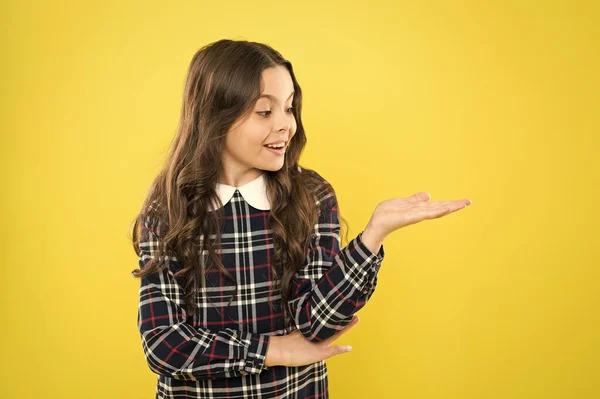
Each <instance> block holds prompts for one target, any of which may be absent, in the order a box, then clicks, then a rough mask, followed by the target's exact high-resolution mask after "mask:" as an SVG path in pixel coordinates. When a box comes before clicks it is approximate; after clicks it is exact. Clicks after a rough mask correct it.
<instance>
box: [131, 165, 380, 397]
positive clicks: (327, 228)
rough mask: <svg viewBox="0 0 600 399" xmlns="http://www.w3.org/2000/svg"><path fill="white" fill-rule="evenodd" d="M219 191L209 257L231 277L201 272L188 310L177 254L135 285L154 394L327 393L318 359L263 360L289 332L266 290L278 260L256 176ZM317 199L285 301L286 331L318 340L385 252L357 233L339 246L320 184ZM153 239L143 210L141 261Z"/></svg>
mask: <svg viewBox="0 0 600 399" xmlns="http://www.w3.org/2000/svg"><path fill="white" fill-rule="evenodd" d="M302 172H303V173H305V172H304V171H302ZM312 173H316V172H312ZM217 193H218V195H219V197H220V199H221V201H222V203H223V204H224V214H225V224H224V227H223V230H222V244H221V248H220V249H218V250H217V254H218V255H219V256H221V259H222V261H223V264H224V266H225V267H226V268H227V270H228V271H229V272H230V273H231V274H232V275H233V277H234V278H235V280H236V282H235V283H234V282H233V281H232V280H230V279H228V278H227V277H226V276H224V275H223V274H222V273H220V272H218V271H217V270H216V269H213V270H209V271H208V272H207V274H206V286H205V287H204V288H202V289H201V290H200V292H199V293H198V294H197V305H198V309H197V311H196V314H195V315H189V314H187V312H186V310H185V303H184V289H183V284H182V281H179V277H177V278H176V277H175V276H174V274H175V273H176V272H177V271H178V270H180V269H181V267H182V265H181V264H180V263H179V262H178V260H177V259H176V258H175V257H173V256H171V255H170V256H169V267H168V268H165V269H163V270H162V271H161V272H159V273H158V274H153V275H151V276H149V277H146V278H142V279H141V282H140V284H141V286H140V290H139V309H138V328H139V331H140V334H141V339H142V346H143V350H144V354H145V356H146V360H147V363H148V366H149V368H150V369H151V370H152V371H153V372H154V373H156V374H158V381H157V387H156V398H182V399H183V398H239V399H243V398H290V399H292V398H294V399H301V398H328V382H327V367H326V364H325V361H320V362H317V363H314V364H310V365H306V366H300V367H287V366H273V367H268V368H267V367H265V356H266V353H267V348H268V346H269V340H270V337H271V336H274V335H285V334H289V333H290V332H291V330H290V329H289V328H288V329H284V326H283V318H282V313H281V306H282V305H281V294H280V291H278V290H274V291H273V292H272V293H271V295H270V294H269V290H270V288H271V287H272V285H273V284H274V283H275V281H276V280H277V279H276V277H275V276H274V274H273V272H272V269H271V268H272V267H273V266H275V268H276V272H277V275H278V278H280V277H281V276H282V274H283V266H282V265H274V264H273V263H274V262H273V258H274V247H273V232H272V230H271V229H270V228H269V226H268V224H267V216H268V214H269V212H270V204H269V200H268V198H267V194H266V185H265V180H264V174H263V175H261V176H259V177H258V178H257V179H255V180H253V181H251V182H249V183H246V184H244V185H243V186H241V187H232V186H228V185H225V184H219V185H217ZM315 198H316V203H317V205H318V206H319V208H320V215H319V219H318V222H317V224H315V228H314V233H313V235H312V238H311V241H310V245H309V249H308V251H307V257H306V262H305V264H304V266H303V267H302V268H301V269H300V270H299V271H298V273H296V275H295V276H294V278H293V280H292V287H293V298H292V299H291V300H290V301H289V303H288V304H287V306H289V308H290V309H291V312H292V314H293V318H294V321H295V328H293V329H292V330H296V329H298V330H300V332H302V334H303V335H304V336H305V337H306V338H307V339H309V340H311V341H313V342H319V341H322V340H324V339H326V338H329V337H331V336H332V335H334V334H335V333H336V332H337V331H339V330H341V329H342V328H344V326H346V325H347V324H348V323H349V322H350V321H351V318H352V315H353V314H355V313H356V312H357V311H358V310H360V309H361V308H362V307H363V306H364V305H365V304H366V303H367V301H368V300H369V298H370V297H371V296H372V295H373V292H374V290H375V287H376V285H377V273H378V271H379V268H380V266H381V262H382V260H383V257H384V250H383V245H382V246H381V248H380V250H379V252H378V253H377V254H375V253H372V252H371V251H370V250H369V249H368V248H367V247H366V246H365V244H364V243H363V241H362V232H361V233H360V234H358V236H356V237H355V238H354V239H353V240H352V241H350V242H349V244H348V245H347V246H346V247H344V248H343V249H341V248H340V237H339V231H340V224H339V220H338V213H337V199H336V197H335V195H334V194H332V193H331V192H330V191H328V190H325V189H320V190H317V192H316V197H315ZM215 207H216V205H213V207H212V208H211V209H212V210H214V209H215ZM160 237H161V231H160V225H159V224H158V223H157V222H156V221H155V220H153V219H152V218H150V217H148V216H146V217H145V218H144V222H143V223H142V229H141V234H140V251H141V253H140V257H139V266H140V268H143V267H144V266H145V265H146V264H147V263H148V261H149V260H150V259H152V258H153V257H154V254H155V251H156V248H157V244H158V241H159V240H160ZM213 237H214V236H213ZM204 252H205V254H207V253H208V251H204ZM232 295H233V300H232V301H231V303H230V304H229V305H228V302H229V300H230V299H231V297H232ZM269 303H270V304H271V305H272V306H271V307H270V306H269Z"/></svg>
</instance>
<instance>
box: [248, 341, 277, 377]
mask: <svg viewBox="0 0 600 399" xmlns="http://www.w3.org/2000/svg"><path fill="white" fill-rule="evenodd" d="M247 338H248V340H249V341H250V346H249V347H248V352H247V355H246V359H245V361H244V366H243V368H242V370H241V374H242V375H246V374H256V373H260V372H261V371H263V370H264V369H265V368H266V367H265V360H266V357H267V349H268V347H269V342H270V338H271V337H270V336H269V335H259V334H250V333H248V336H247Z"/></svg>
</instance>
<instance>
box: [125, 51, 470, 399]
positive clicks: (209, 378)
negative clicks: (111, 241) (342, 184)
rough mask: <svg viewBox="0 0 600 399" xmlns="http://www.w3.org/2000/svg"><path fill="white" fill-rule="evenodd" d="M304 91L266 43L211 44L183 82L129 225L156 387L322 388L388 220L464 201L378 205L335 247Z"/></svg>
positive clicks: (205, 393)
mask: <svg viewBox="0 0 600 399" xmlns="http://www.w3.org/2000/svg"><path fill="white" fill-rule="evenodd" d="M301 110H302V91H301V89H300V86H299V85H298V82H297V80H296V77H295V76H294V72H293V69H292V65H291V63H290V62H289V61H287V60H286V59H284V58H283V57H282V55H281V54H280V53H278V52H277V51H275V50H274V49H272V48H271V47H269V46H267V45H265V44H261V43H255V42H249V41H232V40H220V41H217V42H214V43H211V44H209V45H207V46H205V47H203V48H202V49H200V50H199V51H198V52H197V53H196V54H195V56H194V57H193V59H192V61H191V64H190V66H189V70H188V73H187V77H186V83H185V92H184V98H183V107H182V110H181V119H180V124H179V128H178V132H177V135H176V137H175V138H174V142H173V143H172V147H171V150H170V153H169V155H168V158H167V161H166V164H165V166H164V167H163V169H162V170H161V171H160V173H159V174H158V176H157V177H156V179H155V180H154V182H153V184H152V186H151V188H150V190H149V193H148V196H147V198H146V201H145V202H144V204H143V206H142V210H141V211H140V214H139V215H138V217H137V219H136V222H135V225H134V232H133V241H134V248H135V251H136V253H137V255H138V256H139V269H136V270H134V271H133V275H134V276H135V277H139V278H140V283H141V287H140V291H139V312H138V327H139V331H140V334H141V340H142V345H143V350H144V353H145V356H146V359H147V362H148V366H149V367H150V369H151V370H152V371H153V372H154V373H156V374H158V381H157V388H156V397H157V398H327V397H328V383H327V368H326V364H325V359H327V358H329V357H331V356H334V355H337V354H341V353H345V352H348V351H349V350H350V349H351V348H350V347H345V346H334V345H332V342H333V341H334V340H336V339H337V338H339V336H340V335H342V334H343V333H345V332H347V331H348V329H350V328H352V327H353V326H354V325H355V324H356V323H357V322H358V318H357V317H356V316H354V315H355V313H356V312H358V311H359V310H360V309H361V308H362V307H363V306H364V305H365V304H366V302H367V301H368V300H369V298H370V297H371V296H372V295H373V292H374V290H375V287H376V284H377V273H378V270H379V267H380V266H381V262H382V260H383V257H384V250H383V245H382V243H383V240H384V239H385V238H386V237H387V235H389V234H390V233H391V232H392V231H394V230H397V229H399V228H400V227H403V226H407V225H409V224H413V223H416V222H419V221H421V220H424V219H432V218H437V217H440V216H442V215H446V214H449V213H451V212H454V211H455V210H458V209H461V208H464V207H465V206H466V205H468V204H470V201H469V200H458V201H444V202H428V200H429V199H430V197H429V194H427V193H418V194H415V195H413V196H411V197H408V198H395V199H391V200H388V201H384V202H382V203H380V204H379V205H378V206H377V207H376V209H375V211H374V212H373V215H372V217H371V219H370V221H369V223H368V224H367V226H366V228H365V229H364V230H363V231H362V232H361V233H360V234H358V236H356V237H355V238H353V239H352V241H350V242H349V243H348V245H347V246H346V247H344V248H343V249H341V248H340V242H341V241H340V236H339V232H340V227H341V226H340V223H339V220H340V219H341V216H340V212H339V208H338V203H337V199H336V195H335V191H334V189H333V187H332V186H331V185H330V184H329V183H328V182H327V181H326V180H325V179H324V178H323V177H322V176H320V175H319V174H318V173H317V172H315V171H313V170H310V169H306V168H301V167H300V166H299V165H298V160H299V158H300V154H301V153H302V150H303V148H304V146H305V144H306V136H305V132H304V128H303V126H302V119H301Z"/></svg>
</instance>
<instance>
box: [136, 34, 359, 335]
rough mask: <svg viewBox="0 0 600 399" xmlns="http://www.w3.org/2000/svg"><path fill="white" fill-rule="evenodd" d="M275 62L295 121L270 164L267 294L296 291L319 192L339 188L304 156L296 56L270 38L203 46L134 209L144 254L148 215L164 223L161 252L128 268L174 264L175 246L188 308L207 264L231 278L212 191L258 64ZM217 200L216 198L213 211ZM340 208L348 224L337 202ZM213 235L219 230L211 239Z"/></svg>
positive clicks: (146, 271)
mask: <svg viewBox="0 0 600 399" xmlns="http://www.w3.org/2000/svg"><path fill="white" fill-rule="evenodd" d="M278 65H282V66H285V67H286V68H287V70H288V71H289V73H290V75H291V78H292V81H293V85H294V97H293V114H294V117H295V119H296V123H297V129H296V133H295V134H294V136H293V138H292V139H291V140H290V142H289V147H288V149H287V151H286V154H285V160H284V165H283V167H282V168H281V169H280V170H278V171H275V172H272V171H265V174H264V177H265V183H266V186H267V195H268V198H269V200H270V203H271V204H272V205H271V210H270V212H269V214H268V219H267V222H268V224H269V227H270V228H271V229H272V231H273V243H274V252H275V253H274V256H275V259H274V262H273V264H272V269H273V273H274V279H275V283H274V285H273V286H272V288H271V290H272V291H271V294H273V290H279V291H280V293H281V300H282V304H283V305H285V304H287V303H288V301H289V300H291V299H293V298H292V295H293V293H292V286H291V285H292V284H291V281H292V278H293V276H294V275H295V274H296V272H297V271H298V270H299V269H300V268H301V267H302V266H303V264H304V262H305V261H306V255H307V250H308V244H309V241H310V239H311V236H312V234H313V233H314V228H315V223H316V222H317V220H318V216H319V209H320V208H319V206H318V201H317V192H323V190H324V189H325V190H330V191H331V192H333V194H334V195H335V191H334V190H333V187H332V186H331V185H330V184H329V183H328V182H327V181H326V180H325V179H323V178H322V177H321V176H320V175H319V174H317V173H316V172H314V171H312V170H310V169H307V168H305V167H304V166H302V167H300V166H299V164H298V160H299V158H300V154H301V153H302V151H303V149H304V147H305V145H306V141H307V140H306V135H305V132H304V127H303V125H302V118H301V111H302V90H301V89H300V86H299V85H298V82H297V80H296V77H295V75H294V72H293V69H292V64H291V62H290V61H288V60H286V59H285V58H284V57H283V56H282V55H281V54H280V53H279V52H277V51H276V50H274V49H273V48H271V47H270V46H268V45H266V44H263V43H256V42H250V41H245V40H239V41H234V40H219V41H216V42H214V43H211V44H208V45H206V46H204V47H203V48H201V49H200V50H198V52H197V53H196V54H195V55H194V57H193V58H192V61H191V63H190V66H189V69H188V72H187V75H186V80H185V88H184V93H183V105H182V109H181V117H180V121H179V126H178V130H177V134H176V135H175V137H174V139H173V142H172V144H171V148H170V150H169V153H168V156H167V159H166V160H165V163H164V165H163V167H162V169H161V170H160V172H159V173H158V175H157V176H156V178H155V179H154V181H153V183H152V185H151V187H150V189H149V192H148V195H147V197H146V199H145V201H144V204H143V206H142V209H141V211H140V212H139V214H138V215H137V216H136V218H135V221H134V223H133V232H132V241H133V247H134V250H135V252H136V254H137V255H138V256H139V255H140V248H139V243H140V234H141V232H140V228H141V227H143V226H144V223H145V221H147V220H149V219H150V220H152V221H153V222H152V223H153V224H154V225H155V226H157V229H158V230H160V240H159V246H158V251H157V253H156V254H155V255H156V256H155V257H153V259H152V260H151V261H150V263H149V264H147V265H146V266H145V267H143V268H142V269H141V270H140V269H135V270H134V271H133V272H132V275H133V276H134V277H137V278H143V277H145V276H148V275H151V274H153V273H157V272H159V271H160V270H161V269H162V268H164V267H168V260H169V259H170V257H172V256H174V257H175V258H176V259H177V262H179V263H181V264H182V265H183V266H182V268H181V269H180V270H179V271H178V272H177V273H175V277H177V278H178V280H179V281H181V283H182V286H183V288H184V293H185V296H184V300H185V307H186V311H187V312H188V314H189V315H193V314H195V311H196V309H197V303H196V297H197V293H198V292H199V290H200V289H201V288H204V287H205V282H206V281H205V275H206V272H207V271H208V270H210V269H211V268H217V270H218V271H219V272H220V273H222V274H223V275H225V276H227V277H228V278H229V279H231V280H232V281H234V282H235V279H234V278H233V276H232V275H231V273H229V272H228V271H227V270H226V268H225V267H224V266H223V263H222V261H221V257H220V256H218V254H217V252H216V249H218V248H220V245H221V232H222V228H223V223H224V218H223V216H224V212H223V207H222V206H223V204H222V202H221V200H220V199H219V197H218V195H217V192H216V185H217V182H218V179H219V172H220V170H221V168H222V162H221V154H222V151H223V148H224V145H225V137H226V135H227V132H228V131H229V129H230V127H231V126H232V125H233V124H234V123H235V122H236V121H237V120H239V118H243V117H244V116H246V115H247V114H248V113H249V112H251V111H252V109H253V107H254V105H255V103H256V101H257V100H258V98H259V96H260V87H261V86H260V85H261V76H262V71H263V70H264V69H266V68H269V67H275V66H278ZM211 203H214V204H218V205H219V206H220V207H219V208H218V209H216V210H215V211H210V210H209V204H211ZM338 215H339V219H340V220H341V221H343V222H344V224H345V225H346V226H347V222H346V221H345V220H344V219H343V218H342V217H341V214H339V210H338ZM146 218H149V219H146ZM346 235H347V230H346ZM213 236H214V237H215V238H214V239H213V240H211V239H206V237H213ZM347 241H348V240H347V237H346V242H347ZM204 254H208V257H205V255H204ZM275 265H283V275H282V276H278V275H277V272H276V270H275ZM234 296H235V294H234V295H233V296H232V297H231V299H230V300H229V303H231V301H232V300H233V297H234ZM270 305H271V308H272V309H273V304H272V303H270ZM281 309H282V311H283V320H284V326H286V327H292V326H293V323H292V318H291V314H290V312H289V309H288V306H281Z"/></svg>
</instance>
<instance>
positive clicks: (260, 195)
mask: <svg viewBox="0 0 600 399" xmlns="http://www.w3.org/2000/svg"><path fill="white" fill-rule="evenodd" d="M235 190H239V191H240V194H242V197H244V200H245V201H246V202H247V203H248V204H250V205H251V206H253V207H254V208H256V209H261V210H268V209H271V204H270V202H269V198H268V197H267V185H266V183H265V177H264V173H263V174H261V175H260V176H258V177H257V178H256V179H254V180H252V181H250V182H248V183H246V184H244V185H243V186H241V187H233V186H229V185H227V184H222V183H217V186H216V192H217V195H218V196H219V198H220V199H221V202H222V203H223V205H225V204H227V203H228V202H229V201H230V200H231V198H232V197H233V194H234V193H235ZM216 207H217V206H216V203H214V204H213V205H212V206H211V207H210V210H211V211H214V210H215V209H216Z"/></svg>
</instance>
